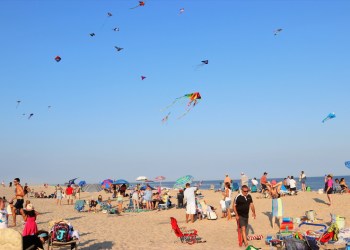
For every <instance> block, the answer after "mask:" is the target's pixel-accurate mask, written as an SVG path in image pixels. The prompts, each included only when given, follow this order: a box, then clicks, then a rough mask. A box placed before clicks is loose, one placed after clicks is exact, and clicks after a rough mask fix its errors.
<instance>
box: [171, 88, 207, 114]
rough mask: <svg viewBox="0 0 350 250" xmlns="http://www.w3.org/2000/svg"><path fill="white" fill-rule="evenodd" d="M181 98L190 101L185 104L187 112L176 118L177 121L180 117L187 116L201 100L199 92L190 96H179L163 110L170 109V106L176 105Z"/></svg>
mask: <svg viewBox="0 0 350 250" xmlns="http://www.w3.org/2000/svg"><path fill="white" fill-rule="evenodd" d="M183 98H188V99H190V101H189V102H188V103H187V107H188V108H187V110H186V112H185V113H183V114H182V115H181V116H180V117H178V119H181V118H182V117H184V116H185V115H187V114H188V113H189V112H190V111H191V110H192V109H193V108H194V107H195V106H196V105H197V103H198V101H199V100H200V99H202V97H201V94H200V93H199V92H194V93H190V94H185V95H183V96H180V97H178V98H176V99H175V100H174V101H173V102H172V103H171V104H170V105H169V106H167V107H166V108H165V109H168V108H170V107H171V106H173V105H174V104H175V103H177V102H178V101H179V100H182V99H183Z"/></svg>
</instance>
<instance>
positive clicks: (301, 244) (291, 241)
mask: <svg viewBox="0 0 350 250" xmlns="http://www.w3.org/2000/svg"><path fill="white" fill-rule="evenodd" d="M283 241H284V245H285V247H286V250H310V248H309V246H308V245H307V243H306V242H305V241H303V240H299V239H296V238H287V239H284V240H283Z"/></svg>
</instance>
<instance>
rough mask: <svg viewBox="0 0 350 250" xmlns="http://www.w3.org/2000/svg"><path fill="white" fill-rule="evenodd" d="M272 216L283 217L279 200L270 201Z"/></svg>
mask: <svg viewBox="0 0 350 250" xmlns="http://www.w3.org/2000/svg"><path fill="white" fill-rule="evenodd" d="M272 216H274V217H282V216H283V205H282V200H281V198H278V199H272Z"/></svg>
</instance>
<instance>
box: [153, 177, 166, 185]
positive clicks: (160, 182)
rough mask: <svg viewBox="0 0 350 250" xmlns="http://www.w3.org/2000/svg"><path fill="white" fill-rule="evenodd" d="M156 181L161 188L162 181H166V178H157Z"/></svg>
mask: <svg viewBox="0 0 350 250" xmlns="http://www.w3.org/2000/svg"><path fill="white" fill-rule="evenodd" d="M154 180H155V181H159V186H162V181H164V180H165V177H164V176H161V175H160V176H157V177H156V178H154Z"/></svg>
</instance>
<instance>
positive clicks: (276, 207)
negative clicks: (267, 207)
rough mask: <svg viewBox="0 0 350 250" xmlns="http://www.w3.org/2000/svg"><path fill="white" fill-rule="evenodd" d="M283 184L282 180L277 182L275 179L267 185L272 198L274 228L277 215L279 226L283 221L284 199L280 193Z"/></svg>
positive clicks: (272, 223) (272, 224)
mask: <svg viewBox="0 0 350 250" xmlns="http://www.w3.org/2000/svg"><path fill="white" fill-rule="evenodd" d="M281 186H282V181H281V182H278V183H277V182H276V181H275V180H273V181H271V183H270V182H268V183H267V185H266V187H267V190H268V192H269V194H270V196H271V198H272V219H271V226H272V228H274V227H275V223H276V217H277V218H278V221H279V226H280V225H281V223H282V217H283V204H282V199H281V195H280V190H281Z"/></svg>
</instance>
